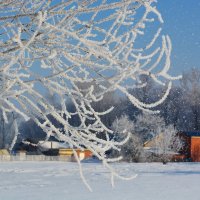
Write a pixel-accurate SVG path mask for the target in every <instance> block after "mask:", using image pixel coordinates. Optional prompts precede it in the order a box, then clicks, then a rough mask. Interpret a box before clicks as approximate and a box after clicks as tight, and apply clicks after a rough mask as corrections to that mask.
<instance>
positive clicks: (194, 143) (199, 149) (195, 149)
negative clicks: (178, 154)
mask: <svg viewBox="0 0 200 200" xmlns="http://www.w3.org/2000/svg"><path fill="white" fill-rule="evenodd" d="M191 158H192V161H193V162H200V137H192V138H191Z"/></svg>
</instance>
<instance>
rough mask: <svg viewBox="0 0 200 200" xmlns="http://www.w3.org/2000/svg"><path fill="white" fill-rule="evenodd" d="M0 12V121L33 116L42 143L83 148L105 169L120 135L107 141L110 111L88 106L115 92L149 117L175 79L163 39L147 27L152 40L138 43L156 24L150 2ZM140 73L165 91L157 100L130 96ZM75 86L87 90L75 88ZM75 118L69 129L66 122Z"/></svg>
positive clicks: (99, 0) (24, 4) (5, 5)
mask: <svg viewBox="0 0 200 200" xmlns="http://www.w3.org/2000/svg"><path fill="white" fill-rule="evenodd" d="M0 13H1V16H0V37H1V40H0V46H1V48H0V64H1V65H0V102H1V108H2V111H3V113H4V115H3V116H4V118H5V120H6V115H8V114H9V113H10V112H16V113H18V114H20V115H22V116H23V117H24V118H25V119H29V118H32V119H33V120H34V121H35V122H36V123H37V125H38V126H40V127H41V128H42V129H43V130H44V131H45V132H46V133H47V137H46V140H48V139H49V137H50V136H54V137H55V138H56V139H58V140H60V141H64V142H67V143H70V144H71V145H72V146H73V147H74V148H81V149H84V148H87V149H89V150H91V151H92V152H93V154H94V155H96V156H97V157H98V158H99V159H100V160H102V161H103V163H105V166H108V165H107V163H108V162H110V161H112V160H111V159H109V158H107V156H106V151H108V150H110V149H116V150H119V151H120V146H121V145H122V144H124V142H126V141H127V138H125V139H124V141H120V142H116V141H113V140H112V139H111V138H112V137H110V136H109V134H112V131H111V130H110V129H109V127H106V126H105V125H104V124H103V122H102V120H101V116H102V115H106V114H108V113H109V112H111V111H112V109H113V108H112V107H111V108H107V109H102V111H98V112H97V111H96V110H95V108H94V107H93V103H94V102H95V103H98V102H100V101H101V100H102V99H103V98H104V95H105V94H107V93H108V92H111V91H119V92H120V93H122V94H124V95H126V96H127V97H128V99H129V100H130V101H131V102H132V104H133V105H134V106H136V107H138V108H140V109H142V110H146V111H149V112H155V111H153V108H154V107H156V106H157V105H159V104H161V103H162V102H163V101H164V100H165V99H166V97H167V95H168V93H169V90H170V88H171V85H172V81H173V80H174V79H177V78H179V77H171V76H170V75H169V74H168V71H169V68H170V55H171V49H172V45H171V41H170V38H169V36H162V35H161V34H162V31H161V28H160V27H157V30H154V28H155V27H154V28H153V30H152V31H151V33H150V34H149V36H151V38H148V40H147V41H145V40H143V38H144V37H145V34H146V29H148V28H147V25H148V26H149V25H150V24H152V23H153V22H154V20H157V21H159V22H160V24H162V23H163V19H162V17H161V15H160V13H159V12H158V10H157V9H156V7H155V1H154V0H125V1H124V0H120V1H116V2H115V1H106V0H92V1H82V0H77V1H66V0H64V1H52V0H48V1H47V0H43V1H40V0H35V1H32V0H27V1H20V0H16V1H12V0H9V1H5V2H2V3H1V4H0ZM137 13H140V14H142V15H137ZM153 32H154V33H153ZM160 66H163V68H161V67H160ZM143 74H145V75H148V76H150V77H151V78H152V80H154V81H155V82H157V83H158V84H161V85H164V86H165V85H166V86H167V89H166V93H165V94H164V95H163V97H161V98H160V100H158V101H157V102H152V103H150V104H146V103H145V102H141V101H140V100H139V99H137V98H136V97H135V96H134V95H133V94H130V93H129V89H130V88H137V87H140V86H141V87H143V86H144V85H145V83H142V84H141V82H140V80H139V77H140V75H143ZM80 83H81V84H83V85H84V84H86V85H87V86H86V87H85V88H83V89H81V88H80V87H79V86H78V84H80ZM95 86H98V90H95V89H94V87H95ZM44 93H50V94H52V95H55V96H56V98H57V100H58V102H60V105H59V106H57V107H56V106H55V105H53V104H52V102H51V101H50V100H49V99H48V98H45V95H44ZM67 102H71V103H72V104H73V107H74V108H75V111H74V112H72V111H70V109H69V108H68V106H67ZM49 116H51V119H53V121H56V122H57V123H58V124H59V127H57V126H56V125H55V124H54V123H53V121H52V120H51V119H50V117H49ZM74 116H75V117H76V118H77V120H78V122H79V123H78V125H76V126H74V125H72V124H71V123H70V119H71V118H72V117H74ZM99 135H101V136H99ZM119 159H120V158H116V159H113V161H116V160H119ZM108 169H110V167H108ZM112 174H115V173H112Z"/></svg>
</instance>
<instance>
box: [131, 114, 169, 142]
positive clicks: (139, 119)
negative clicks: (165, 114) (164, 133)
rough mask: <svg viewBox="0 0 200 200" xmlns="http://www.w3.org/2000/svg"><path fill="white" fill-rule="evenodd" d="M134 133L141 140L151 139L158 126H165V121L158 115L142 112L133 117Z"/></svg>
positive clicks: (155, 133)
mask: <svg viewBox="0 0 200 200" xmlns="http://www.w3.org/2000/svg"><path fill="white" fill-rule="evenodd" d="M134 125H135V133H136V134H137V135H138V137H140V138H141V140H142V142H143V143H144V142H146V141H148V140H151V139H152V138H153V137H155V136H156V135H157V133H158V132H157V129H158V128H162V129H163V128H164V127H165V121H164V119H163V118H162V117H160V116H159V115H152V114H149V113H146V112H144V113H142V114H140V115H137V116H136V117H135V123H134Z"/></svg>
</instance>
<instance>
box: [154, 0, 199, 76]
mask: <svg viewBox="0 0 200 200" xmlns="http://www.w3.org/2000/svg"><path fill="white" fill-rule="evenodd" d="M157 8H158V10H159V11H160V12H161V14H162V17H163V19H164V21H165V23H164V25H163V30H164V32H165V33H167V34H169V36H170V37H171V40H172V44H173V52H172V57H171V58H172V59H171V60H172V68H171V72H172V73H173V74H180V73H182V72H183V71H184V70H188V69H190V68H192V67H196V68H199V69H200V0H158V3H157Z"/></svg>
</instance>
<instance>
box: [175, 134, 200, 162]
mask: <svg viewBox="0 0 200 200" xmlns="http://www.w3.org/2000/svg"><path fill="white" fill-rule="evenodd" d="M178 134H179V135H180V137H181V138H182V140H183V143H184V145H183V148H182V150H181V151H180V154H182V155H183V156H184V158H185V160H186V161H192V162H200V131H183V132H179V133H178Z"/></svg>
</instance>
